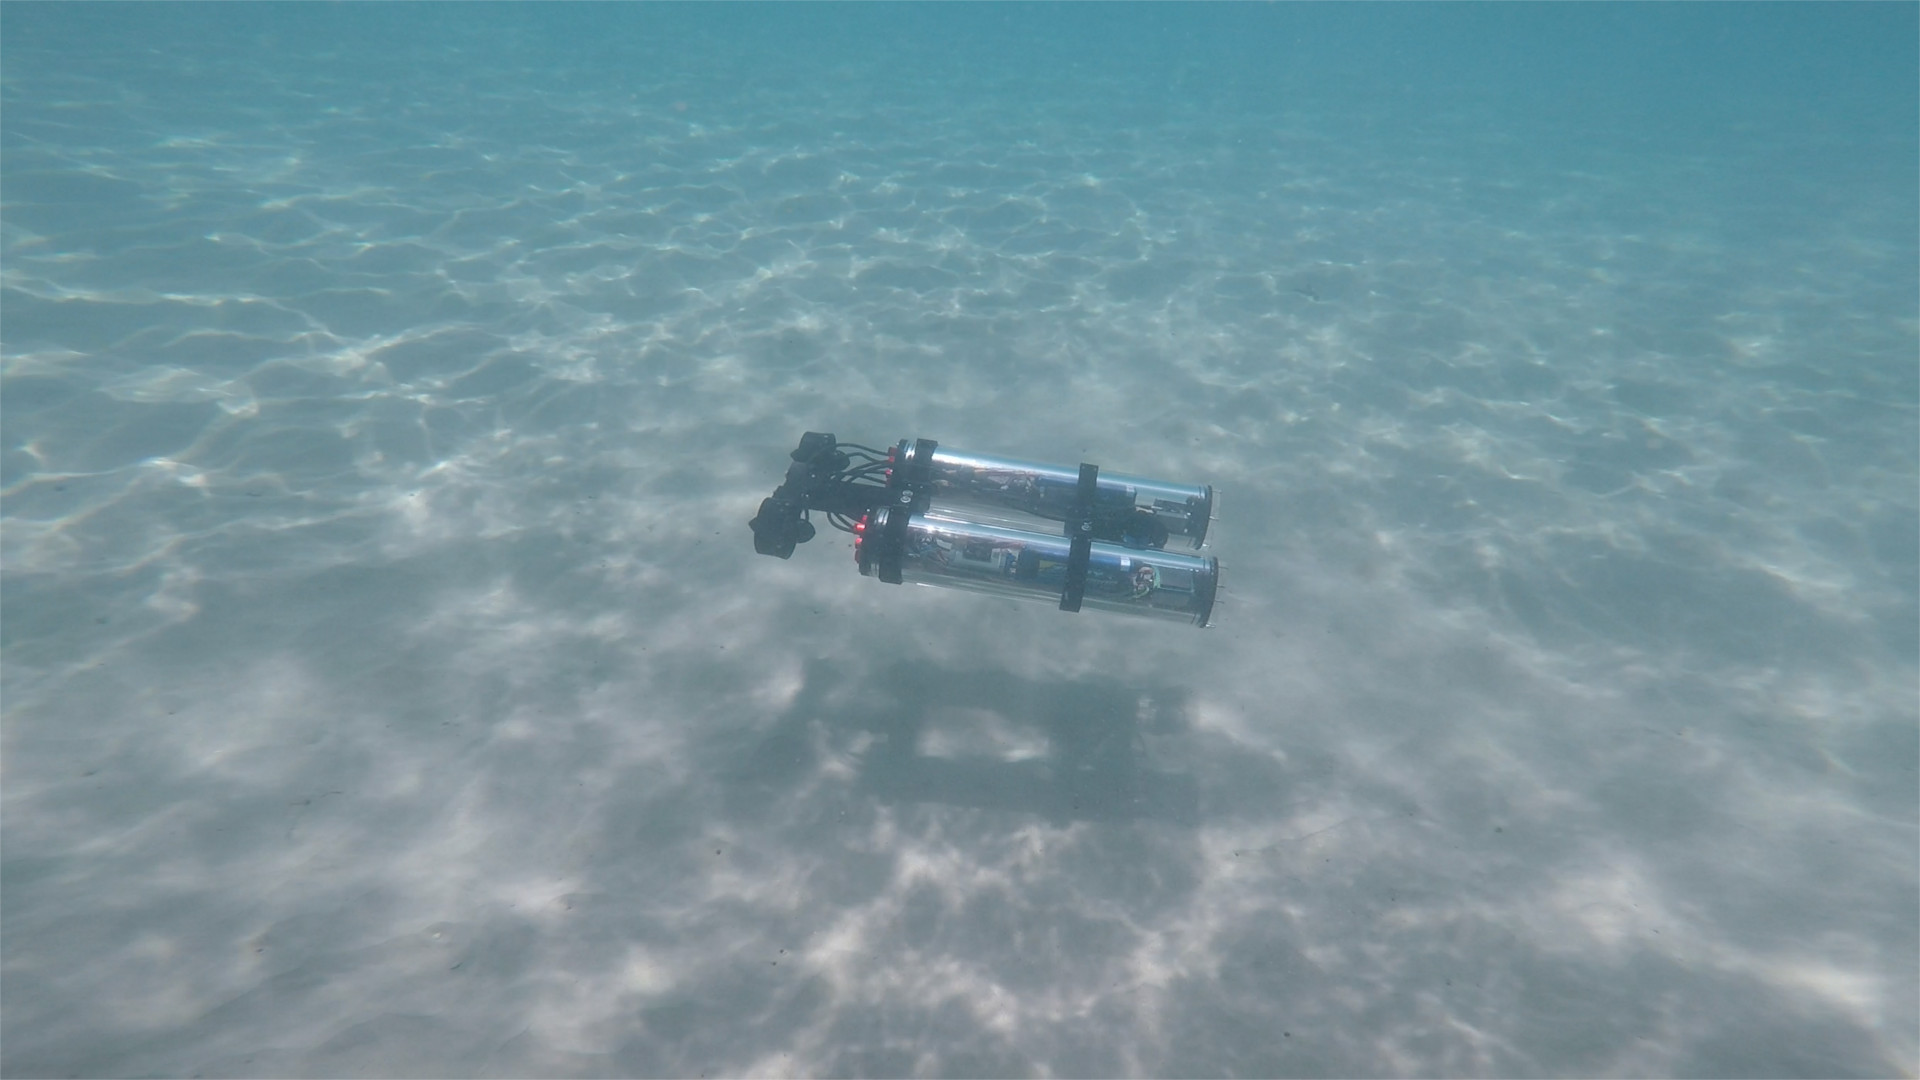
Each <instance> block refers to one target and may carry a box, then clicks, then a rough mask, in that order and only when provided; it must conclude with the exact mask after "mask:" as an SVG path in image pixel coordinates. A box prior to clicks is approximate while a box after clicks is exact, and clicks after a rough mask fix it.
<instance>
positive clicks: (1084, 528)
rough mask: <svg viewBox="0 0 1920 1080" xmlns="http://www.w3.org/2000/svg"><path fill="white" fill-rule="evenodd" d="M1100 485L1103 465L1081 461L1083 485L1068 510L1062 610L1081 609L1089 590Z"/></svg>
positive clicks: (1061, 594)
mask: <svg viewBox="0 0 1920 1080" xmlns="http://www.w3.org/2000/svg"><path fill="white" fill-rule="evenodd" d="M1099 487H1100V466H1098V465H1089V464H1087V463H1086V462H1084V461H1083V462H1081V463H1080V486H1079V487H1077V488H1075V489H1074V493H1073V508H1072V509H1071V510H1070V511H1068V513H1067V527H1066V535H1067V539H1068V540H1069V541H1070V542H1071V546H1070V547H1069V548H1068V549H1067V581H1066V584H1065V585H1063V586H1061V588H1060V610H1061V611H1079V610H1080V600H1081V598H1082V597H1084V596H1085V595H1086V592H1087V561H1088V560H1089V559H1090V558H1092V556H1093V499H1094V493H1095V492H1096V491H1098V490H1099Z"/></svg>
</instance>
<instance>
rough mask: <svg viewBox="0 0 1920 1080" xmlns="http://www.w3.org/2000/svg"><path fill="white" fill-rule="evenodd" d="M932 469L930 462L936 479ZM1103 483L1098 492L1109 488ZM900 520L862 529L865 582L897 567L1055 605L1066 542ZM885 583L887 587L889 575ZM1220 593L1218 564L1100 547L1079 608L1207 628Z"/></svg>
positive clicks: (877, 518) (885, 516) (930, 580)
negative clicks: (885, 570)
mask: <svg viewBox="0 0 1920 1080" xmlns="http://www.w3.org/2000/svg"><path fill="white" fill-rule="evenodd" d="M938 461H939V459H938V457H936V458H935V464H936V469H937V467H938ZM1100 479H1101V481H1102V486H1103V488H1104V485H1105V481H1106V479H1107V478H1106V476H1105V475H1102V476H1101V477H1100ZM902 514H903V512H902V511H899V510H887V509H882V510H878V511H875V513H874V514H873V515H872V516H871V517H870V518H869V519H868V520H866V521H864V522H862V523H861V528H860V530H859V533H858V539H857V540H856V541H855V548H854V557H855V559H856V560H857V561H858V562H859V564H860V572H861V573H862V574H869V575H871V574H873V573H875V572H876V570H878V569H880V568H881V566H882V565H883V563H884V564H885V565H887V566H889V567H890V566H893V565H895V560H897V566H898V573H899V578H900V580H903V581H916V582H920V583H921V584H925V585H941V586H946V587H949V588H959V589H972V590H975V591H979V592H990V593H998V594H1000V595H1003V596H1018V597H1027V598H1030V599H1037V600H1049V601H1057V600H1059V598H1060V595H1061V589H1062V587H1063V586H1064V585H1065V583H1066V580H1067V572H1068V559H1069V556H1070V554H1071V547H1072V543H1071V541H1069V540H1068V539H1067V538H1066V537H1064V536H1048V535H1046V534H1045V533H1036V532H1028V531H1025V530H1022V529H1011V528H1006V527H1003V526H999V525H989V524H985V523H983V522H977V521H966V520H962V519H959V518H956V517H950V516H947V515H945V514H943V513H940V512H938V511H936V512H932V513H926V514H910V515H904V516H896V515H902ZM1201 527H1202V528H1203V529H1204V527H1205V519H1204V518H1202V526H1201ZM1195 543H1196V545H1197V543H1198V537H1197V536H1196V537H1195ZM883 576H886V577H891V572H883ZM1219 584H1220V563H1219V560H1217V559H1213V558H1209V557H1202V556H1198V555H1183V554H1176V553H1172V552H1166V551H1154V550H1144V549H1140V548H1133V547H1127V546H1125V545H1122V544H1109V543H1099V542H1096V543H1094V544H1093V545H1092V551H1091V554H1090V555H1089V557H1088V560H1087V571H1086V585H1085V592H1084V594H1083V599H1082V601H1081V602H1082V603H1083V604H1084V605H1085V606H1086V607H1091V608H1100V609H1103V610H1106V611H1117V612H1130V613H1133V614H1136V615H1151V616H1155V617H1158V618H1163V619H1172V620H1177V621H1180V622H1185V623H1191V624H1192V625H1195V626H1205V625H1207V620H1208V619H1209V618H1210V617H1211V616H1212V614H1213V601H1214V594H1215V592H1216V591H1217V590H1218V588H1219Z"/></svg>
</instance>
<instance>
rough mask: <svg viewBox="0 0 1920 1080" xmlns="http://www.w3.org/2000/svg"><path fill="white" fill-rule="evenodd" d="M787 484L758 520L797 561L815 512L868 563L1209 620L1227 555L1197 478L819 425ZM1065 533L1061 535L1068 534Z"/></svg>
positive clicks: (975, 586)
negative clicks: (1176, 546) (845, 434)
mask: <svg viewBox="0 0 1920 1080" xmlns="http://www.w3.org/2000/svg"><path fill="white" fill-rule="evenodd" d="M789 456H790V457H791V458H792V463H791V464H790V465H788V466H787V476H786V480H785V481H784V482H783V483H782V484H781V485H780V486H779V487H778V488H776V489H775V490H774V492H773V494H772V495H770V496H768V497H767V498H765V499H763V500H761V502H760V512H759V513H758V514H756V515H754V518H753V520H752V521H750V522H748V525H749V526H750V527H751V528H752V529H753V549H754V550H755V551H757V552H759V553H760V554H762V555H773V556H776V557H778V558H782V559H785V558H789V557H790V556H792V555H793V549H794V547H795V546H796V545H798V544H803V543H806V542H807V541H808V540H811V539H813V537H814V527H813V524H812V522H811V520H810V516H811V514H812V513H813V512H815V511H818V512H820V513H822V514H824V515H825V516H826V518H827V521H828V522H829V523H830V524H832V525H833V526H834V527H835V528H837V529H840V530H841V531H843V532H849V533H852V534H853V537H854V547H853V550H854V561H855V563H856V564H857V565H858V566H859V568H860V573H861V574H862V575H864V576H867V577H877V578H879V579H880V580H881V581H883V582H887V583H889V584H894V585H898V584H900V583H902V582H908V581H912V582H917V583H919V584H923V585H937V586H942V587H946V588H955V589H970V590H974V591H977V592H989V593H996V594H999V595H1003V596H1015V597H1024V598H1028V599H1042V600H1054V599H1058V600H1059V603H1060V610H1062V611H1079V610H1081V609H1082V608H1093V609H1096V610H1101V611H1115V612H1121V613H1125V614H1133V615H1147V616H1153V617H1157V618H1162V619H1172V620H1177V621H1180V622H1186V623H1191V624H1192V625H1194V626H1205V625H1207V620H1208V619H1209V618H1211V617H1212V615H1213V602H1214V597H1215V594H1216V593H1217V592H1218V591H1219V587H1220V560H1218V559H1216V558H1213V557H1211V556H1205V555H1199V554H1191V555H1189V554H1185V553H1182V552H1178V551H1167V550H1166V547H1167V545H1168V543H1170V542H1174V541H1176V540H1177V541H1179V542H1181V543H1184V544H1185V545H1186V546H1187V547H1189V548H1191V549H1192V550H1193V551H1195V552H1198V551H1199V549H1200V546H1201V544H1202V543H1204V542H1205V540H1206V536H1207V527H1208V525H1209V524H1210V523H1211V522H1212V520H1213V505H1214V494H1213V487H1212V486H1211V485H1202V486H1198V487H1196V486H1192V485H1186V484H1172V483H1166V482H1163V481H1159V480H1148V479H1144V478H1142V477H1137V476H1125V475H1121V474H1117V473H1102V472H1101V471H1100V468H1099V466H1097V465H1088V464H1084V463H1083V464H1082V465H1081V466H1080V467H1079V468H1078V469H1077V470H1076V469H1073V468H1070V467H1065V466H1058V465H1040V464H1035V463H1033V462H1029V461H1016V460H1013V459H1011V458H1002V457H993V456H989V455H985V454H968V453H962V452H960V451H957V450H944V449H941V448H940V446H939V444H938V443H936V442H934V441H933V440H932V439H902V440H900V442H899V444H898V445H897V446H893V447H891V448H889V449H887V450H885V451H881V450H875V449H872V448H870V447H866V446H861V445H859V444H856V443H843V442H840V441H838V440H836V439H835V438H834V437H833V435H831V434H829V433H824V432H818V431H809V432H807V433H806V434H805V435H804V436H802V437H801V439H800V446H799V447H798V448H797V449H795V450H794V451H793V453H792V454H791V455H789ZM1056 530H1057V531H1056Z"/></svg>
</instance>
